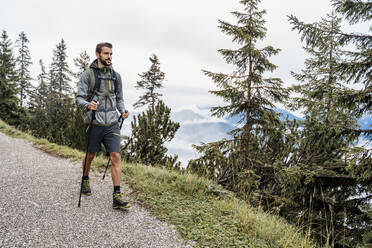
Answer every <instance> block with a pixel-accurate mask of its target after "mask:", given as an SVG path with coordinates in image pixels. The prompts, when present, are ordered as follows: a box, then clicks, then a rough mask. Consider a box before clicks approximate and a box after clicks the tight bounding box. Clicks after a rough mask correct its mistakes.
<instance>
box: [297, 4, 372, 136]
mask: <svg viewBox="0 0 372 248" xmlns="http://www.w3.org/2000/svg"><path fill="white" fill-rule="evenodd" d="M332 2H333V6H334V7H335V10H336V12H339V13H341V14H343V15H344V17H345V18H346V20H348V21H349V22H350V24H357V23H361V22H368V21H370V20H371V18H372V14H371V9H372V3H371V2H370V1H362V0H332ZM290 20H291V22H292V23H293V29H295V30H298V31H299V32H300V33H301V35H302V37H301V39H302V40H305V42H306V44H307V45H312V46H314V45H317V43H318V42H321V41H320V40H319V39H318V38H317V37H321V36H322V33H326V32H327V30H323V29H321V28H319V27H318V26H316V25H311V24H307V23H304V22H301V21H300V20H298V18H296V17H294V16H290ZM335 38H336V40H337V41H338V42H340V44H342V45H343V46H345V47H346V46H348V47H354V49H352V50H350V51H348V52H347V53H345V58H344V59H343V61H342V63H340V64H339V65H338V66H337V71H338V73H341V74H342V75H343V76H345V78H346V80H345V81H346V82H348V83H361V84H363V85H364V88H363V89H361V90H349V91H348V92H344V94H343V95H340V96H339V98H340V100H342V101H343V102H344V104H345V106H349V107H351V106H353V107H354V108H355V109H356V110H357V111H358V113H359V115H363V114H370V113H371V111H370V110H371V107H372V100H371V99H372V93H371V92H372V84H371V80H372V71H371V68H372V62H371V61H372V50H371V48H372V36H371V35H370V34H367V33H361V32H358V31H356V32H352V33H346V32H343V31H342V30H340V31H339V32H338V33H337V34H335ZM357 132H359V133H360V132H361V131H357ZM363 132H364V133H366V134H369V135H371V134H372V129H369V130H363ZM371 137H372V135H371Z"/></svg>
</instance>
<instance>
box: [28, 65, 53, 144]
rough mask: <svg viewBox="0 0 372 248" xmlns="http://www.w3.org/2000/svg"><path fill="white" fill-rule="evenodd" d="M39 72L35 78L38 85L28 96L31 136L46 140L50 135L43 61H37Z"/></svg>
mask: <svg viewBox="0 0 372 248" xmlns="http://www.w3.org/2000/svg"><path fill="white" fill-rule="evenodd" d="M39 65H40V69H41V72H40V74H39V75H38V76H37V82H38V85H37V86H36V88H35V89H34V90H33V91H32V92H31V95H30V112H31V121H30V122H31V125H30V128H31V130H32V134H33V135H35V136H37V137H43V138H47V137H48V136H49V135H50V128H49V124H48V116H47V113H48V94H49V89H50V87H49V85H48V80H49V79H48V73H47V72H46V69H45V66H44V63H43V61H42V60H41V59H40V60H39Z"/></svg>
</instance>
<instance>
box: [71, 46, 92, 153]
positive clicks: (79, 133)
mask: <svg viewBox="0 0 372 248" xmlns="http://www.w3.org/2000/svg"><path fill="white" fill-rule="evenodd" d="M74 63H75V66H76V67H77V68H78V71H77V72H76V73H74V78H75V80H76V86H77V84H78V82H79V80H80V77H81V74H82V73H83V72H84V71H85V70H87V69H88V68H89V63H90V57H89V55H88V53H87V52H86V51H84V52H82V53H80V55H79V57H77V58H75V59H74ZM76 89H77V87H76ZM76 94H77V92H76V91H74V95H75V96H76ZM75 98H76V97H74V99H75ZM84 116H85V113H84V112H83V111H82V110H81V109H80V108H79V107H77V106H76V105H75V107H74V109H73V115H72V120H71V121H72V126H73V127H74V128H73V129H72V130H71V131H70V133H69V134H70V140H71V142H72V147H74V148H78V149H80V150H84V149H85V148H86V147H85V146H86V144H85V124H84Z"/></svg>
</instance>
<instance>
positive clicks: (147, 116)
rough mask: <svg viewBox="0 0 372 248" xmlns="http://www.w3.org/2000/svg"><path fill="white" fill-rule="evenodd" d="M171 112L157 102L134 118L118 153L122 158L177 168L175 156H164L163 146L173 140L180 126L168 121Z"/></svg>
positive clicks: (177, 163) (178, 166) (162, 103)
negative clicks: (128, 135) (127, 135)
mask: <svg viewBox="0 0 372 248" xmlns="http://www.w3.org/2000/svg"><path fill="white" fill-rule="evenodd" d="M170 112H171V109H170V108H169V107H167V106H166V105H165V104H164V102H163V101H161V100H159V101H158V102H157V103H156V105H155V106H152V107H149V108H148V109H147V111H146V112H144V113H141V114H139V115H138V116H137V117H136V116H134V117H133V121H132V122H131V126H132V134H131V136H130V137H126V140H125V142H124V145H123V147H122V149H121V153H122V157H123V158H124V159H125V160H126V161H129V162H141V163H143V164H147V165H158V166H166V167H168V168H176V169H179V168H180V163H179V162H177V156H174V157H172V156H169V155H166V152H167V151H168V149H167V148H166V147H165V146H164V143H165V142H169V141H171V140H172V139H173V138H174V135H175V134H176V132H177V130H178V128H179V127H180V124H179V123H176V122H173V121H172V120H171V119H170Z"/></svg>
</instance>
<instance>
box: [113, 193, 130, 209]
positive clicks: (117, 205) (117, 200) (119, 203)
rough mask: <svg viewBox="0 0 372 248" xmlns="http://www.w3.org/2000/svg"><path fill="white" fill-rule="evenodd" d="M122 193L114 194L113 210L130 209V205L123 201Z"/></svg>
mask: <svg viewBox="0 0 372 248" xmlns="http://www.w3.org/2000/svg"><path fill="white" fill-rule="evenodd" d="M123 198H124V193H114V194H113V203H112V207H113V208H114V209H121V208H130V206H131V205H130V203H129V202H126V201H124V200H123Z"/></svg>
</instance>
